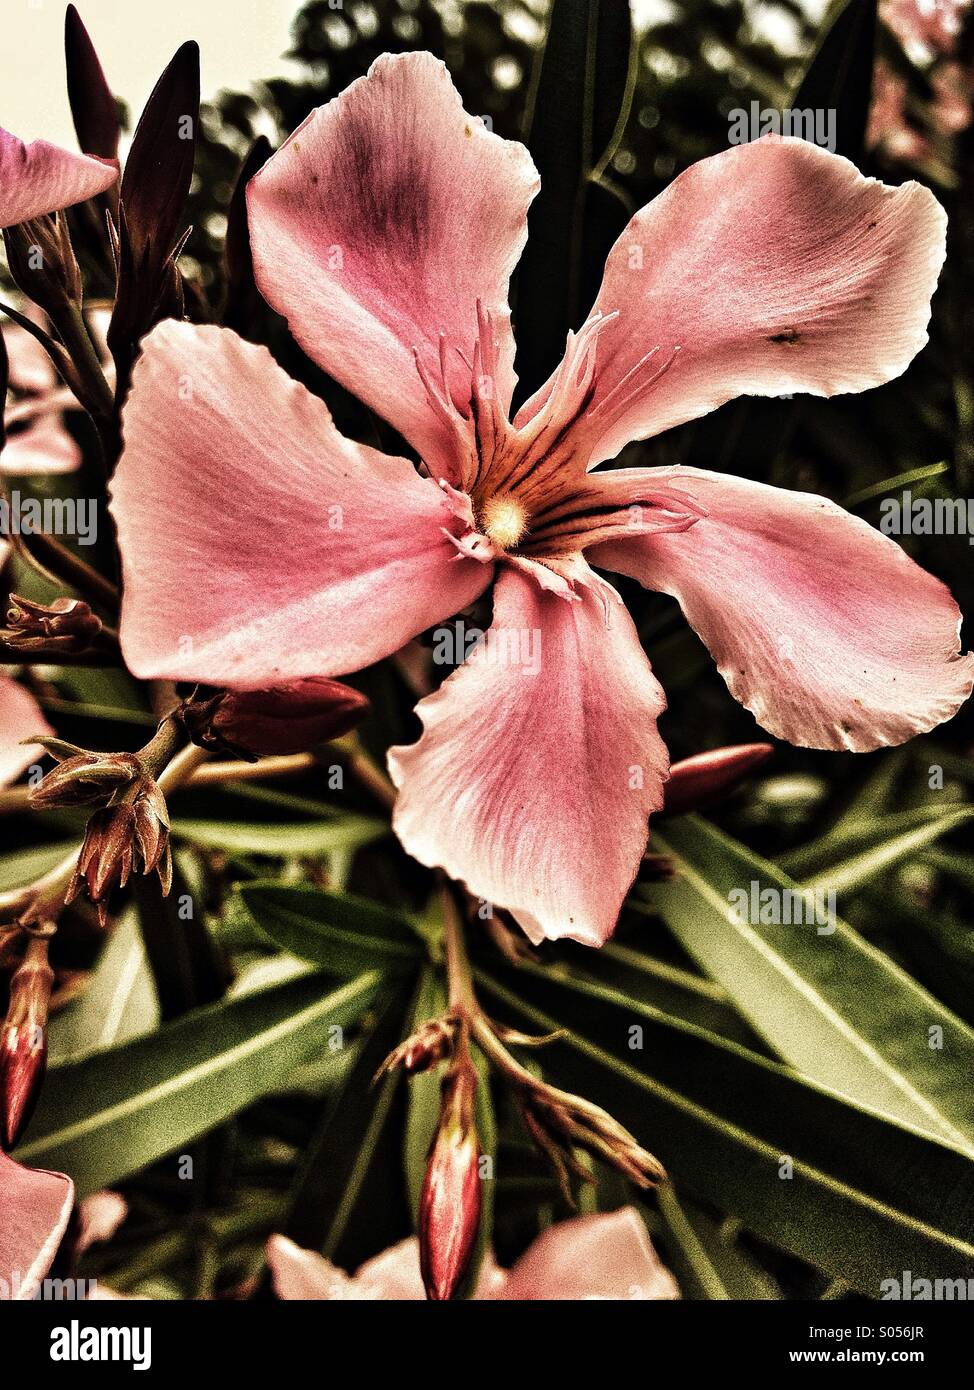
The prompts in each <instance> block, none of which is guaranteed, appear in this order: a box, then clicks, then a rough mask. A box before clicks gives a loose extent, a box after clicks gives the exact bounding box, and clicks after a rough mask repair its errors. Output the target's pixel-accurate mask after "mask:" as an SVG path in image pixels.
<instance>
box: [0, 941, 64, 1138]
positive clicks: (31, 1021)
mask: <svg viewBox="0 0 974 1390" xmlns="http://www.w3.org/2000/svg"><path fill="white" fill-rule="evenodd" d="M53 980H54V972H53V971H52V969H51V967H50V966H49V965H48V963H47V942H46V941H45V940H43V939H42V938H39V937H35V938H33V939H32V940H31V941H30V943H29V945H28V947H27V952H26V954H25V956H24V960H23V963H22V964H21V965H20V966H18V968H17V970H16V971H15V972H14V974H13V976H12V977H11V980H10V1004H9V1007H8V1009H7V1017H6V1019H5V1020H4V1025H3V1037H2V1040H0V1120H2V1124H0V1138H2V1140H3V1146H4V1148H6V1149H12V1148H13V1146H14V1145H15V1144H16V1143H17V1140H18V1139H19V1138H20V1136H21V1134H23V1132H24V1130H25V1129H26V1127H27V1122H28V1120H29V1119H30V1117H31V1114H32V1113H33V1110H34V1106H35V1104H36V1102H37V1097H38V1094H39V1092H40V1088H41V1081H42V1080H43V1078H44V1069H45V1067H46V1065H47V1009H48V1004H49V1002H50V998H51V984H52V982H53Z"/></svg>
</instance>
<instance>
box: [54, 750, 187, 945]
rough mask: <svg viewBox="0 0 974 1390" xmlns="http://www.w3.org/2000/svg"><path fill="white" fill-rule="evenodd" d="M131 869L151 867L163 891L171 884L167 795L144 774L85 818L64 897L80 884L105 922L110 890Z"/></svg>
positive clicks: (120, 885)
mask: <svg viewBox="0 0 974 1390" xmlns="http://www.w3.org/2000/svg"><path fill="white" fill-rule="evenodd" d="M133 869H135V870H136V871H137V872H141V873H143V874H151V873H152V872H153V870H155V872H156V873H158V875H159V882H160V884H161V885H162V892H163V895H164V896H165V895H166V894H167V893H168V892H169V889H170V888H171V887H172V852H171V850H170V845H169V812H168V809H167V807H166V799H165V797H164V796H163V794H162V792H161V791H160V790H159V788H158V787H157V786H156V784H155V782H153V781H152V779H151V778H150V777H145V776H143V777H142V779H141V780H140V782H139V783H138V784H137V786H135V787H134V788H131V789H130V790H129V791H128V792H126V793H125V796H124V799H123V800H121V801H118V802H116V803H115V804H114V805H112V806H106V807H104V808H103V809H102V810H100V811H96V812H95V814H94V815H93V816H92V817H91V819H90V820H89V822H88V826H87V829H86V830H85V838H84V843H83V844H82V846H81V853H80V854H79V855H78V862H77V865H76V866H75V870H74V877H73V878H72V880H71V884H70V886H69V888H68V891H67V893H66V895H65V901H66V902H69V903H70V902H73V901H74V899H75V898H76V897H77V896H78V894H79V893H80V892H81V889H82V886H84V887H85V888H86V889H87V892H88V897H89V898H90V899H91V901H92V902H93V903H95V904H97V907H98V917H99V920H100V921H101V922H102V924H103V925H104V923H105V921H106V919H107V916H108V907H107V901H108V898H109V897H110V895H111V893H112V892H113V891H114V889H116V888H124V887H125V885H126V883H128V881H129V877H130V875H131V873H132V870H133Z"/></svg>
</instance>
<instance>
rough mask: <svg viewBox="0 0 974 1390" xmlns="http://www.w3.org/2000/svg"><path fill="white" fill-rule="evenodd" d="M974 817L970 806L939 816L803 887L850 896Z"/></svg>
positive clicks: (824, 871) (834, 866)
mask: <svg viewBox="0 0 974 1390" xmlns="http://www.w3.org/2000/svg"><path fill="white" fill-rule="evenodd" d="M972 816H974V807H972V806H969V807H962V808H960V809H959V810H956V811H948V812H947V813H946V814H945V815H942V816H937V817H936V819H935V820H928V821H925V822H921V823H920V824H919V825H916V826H914V827H913V828H912V829H911V830H904V831H901V833H900V834H899V835H893V836H890V838H889V839H884V840H882V841H881V842H880V843H879V844H876V845H873V846H872V848H870V849H868V850H866V851H865V852H863V853H861V854H854V855H852V856H851V857H850V858H848V859H843V860H841V861H840V862H839V863H838V864H832V865H830V866H829V867H827V868H825V869H822V870H821V871H820V872H819V873H817V874H816V875H815V877H814V878H810V879H807V880H806V881H805V883H804V887H805V888H806V889H808V890H810V891H811V892H815V891H817V890H828V889H830V888H831V889H834V890H835V892H836V893H848V892H850V891H851V890H853V889H855V888H859V887H861V886H862V884H864V883H868V882H869V880H870V879H871V878H875V877H876V876H877V874H881V873H883V872H884V871H885V870H886V869H890V868H892V867H893V865H894V864H898V863H899V862H900V860H901V859H906V858H908V857H909V856H910V855H911V854H914V853H916V851H917V850H920V849H924V848H925V847H926V846H927V845H929V844H932V843H933V841H934V840H939V838H940V836H941V835H947V834H949V832H950V831H951V830H956V829H957V827H958V826H959V825H964V824H965V823H966V822H967V821H969V820H970V819H971V817H972Z"/></svg>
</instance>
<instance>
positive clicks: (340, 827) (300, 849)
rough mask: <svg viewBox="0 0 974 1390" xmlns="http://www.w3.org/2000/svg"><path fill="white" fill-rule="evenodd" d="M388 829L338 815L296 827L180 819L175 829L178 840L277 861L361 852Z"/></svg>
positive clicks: (362, 818) (381, 824) (367, 820)
mask: <svg viewBox="0 0 974 1390" xmlns="http://www.w3.org/2000/svg"><path fill="white" fill-rule="evenodd" d="M388 830H389V827H388V825H386V823H385V822H384V821H381V820H373V819H371V818H370V817H366V816H336V817H335V818H334V820H318V821H303V822H299V823H295V824H294V825H268V824H266V823H265V822H261V821H257V822H254V823H251V822H244V821H215V820H183V819H177V820H175V821H174V822H173V827H172V833H173V835H175V836H176V837H177V838H178V839H181V840H190V841H191V842H192V843H193V844H196V845H202V846H203V848H204V849H224V850H229V851H231V852H233V853H235V854H262V855H266V856H267V857H268V858H277V859H284V858H288V857H290V856H293V855H316V854H334V853H337V852H339V851H342V850H349V849H360V848H361V846H362V845H367V844H368V843H369V842H370V841H372V840H377V839H378V838H379V836H380V835H385V834H387V833H388Z"/></svg>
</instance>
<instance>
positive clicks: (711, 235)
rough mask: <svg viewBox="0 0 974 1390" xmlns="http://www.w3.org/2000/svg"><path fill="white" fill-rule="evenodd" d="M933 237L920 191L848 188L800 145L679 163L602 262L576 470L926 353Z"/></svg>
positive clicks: (536, 405)
mask: <svg viewBox="0 0 974 1390" xmlns="http://www.w3.org/2000/svg"><path fill="white" fill-rule="evenodd" d="M945 229H946V216H945V214H944V211H943V209H942V208H941V207H940V205H939V203H938V202H937V200H936V198H934V196H933V194H932V193H930V191H929V190H928V189H926V188H923V187H922V186H921V185H920V184H917V183H907V184H904V185H903V186H902V187H901V188H889V187H887V186H886V185H885V184H882V183H879V182H877V181H876V180H875V179H866V178H863V177H862V175H861V174H860V173H859V171H858V170H857V169H856V168H855V166H854V165H853V164H851V163H849V161H848V160H846V159H842V158H841V157H839V156H838V155H833V154H829V152H828V151H827V150H823V149H820V148H819V147H818V146H816V145H812V144H810V143H808V142H807V141H805V140H799V139H794V138H792V137H786V138H784V139H781V138H777V137H774V136H766V137H765V138H764V139H762V140H758V141H756V142H754V143H753V144H749V145H738V146H735V147H733V148H731V149H728V150H725V151H723V152H722V153H721V154H718V155H715V156H713V158H711V159H705V160H702V161H701V162H700V163H698V164H694V165H693V166H692V167H691V168H689V169H688V170H686V172H685V173H683V174H681V175H680V177H679V178H677V179H675V180H674V181H673V183H672V184H670V186H669V187H668V188H667V189H665V190H664V192H663V193H661V194H660V195H659V197H658V198H655V199H654V200H653V202H651V203H650V204H648V206H647V207H645V208H643V209H642V211H641V212H638V213H637V214H636V215H635V217H634V218H633V219H632V221H631V222H630V223H629V226H628V227H627V228H626V230H625V231H624V232H623V233H622V235H621V236H620V238H619V240H618V241H617V242H616V245H615V246H614V247H613V249H612V251H611V252H610V254H609V258H608V261H607V263H606V269H605V279H604V280H603V283H602V289H601V290H600V292H599V296H598V299H597V300H596V304H595V311H596V312H602V313H604V314H610V313H613V312H615V311H617V312H618V315H619V317H618V319H616V320H615V321H613V322H611V323H607V324H606V325H605V326H604V328H603V329H602V331H601V333H600V336H599V343H598V358H597V364H598V365H597V388H596V393H595V396H594V398H593V400H592V403H591V405H590V407H589V409H588V411H587V413H586V416H585V418H584V420H583V421H582V422H581V424H580V426H579V440H580V447H583V452H586V453H587V454H588V456H589V463H590V465H593V464H595V463H598V462H600V461H601V460H603V459H607V458H611V457H613V456H614V455H615V454H617V453H618V452H619V450H620V449H621V448H622V447H623V445H625V444H626V443H628V442H629V441H630V440H632V439H644V438H646V437H648V436H649V435H655V434H659V433H660V432H661V431H662V430H665V429H669V428H670V427H671V426H673V425H677V424H680V423H681V422H682V421H684V420H690V419H693V418H695V417H696V416H698V415H704V414H706V413H707V411H710V410H714V409H716V407H717V406H719V405H722V404H723V403H724V402H725V401H728V400H730V399H732V397H734V396H739V395H745V394H746V395H756V396H775V395H782V394H787V393H791V392H795V391H807V392H810V393H811V394H812V395H817V396H831V395H834V394H836V393H839V392H845V391H864V390H866V389H868V388H869V387H871V386H878V385H880V384H881V383H882V382H884V381H889V380H890V379H891V378H893V377H896V376H899V375H900V373H901V372H903V371H905V369H906V368H907V366H908V365H909V363H910V362H911V361H912V359H913V358H914V357H915V356H916V354H917V353H918V352H919V351H920V349H921V348H922V347H923V345H924V343H925V342H926V341H927V334H926V325H927V323H928V321H929V317H930V297H931V295H932V294H933V291H934V289H935V287H936V284H937V277H938V275H939V273H940V267H941V265H942V264H943V259H944V248H945ZM653 349H656V350H657V351H656V352H655V355H653V356H651V357H648V358H647V359H646V360H645V361H642V364H641V365H639V364H640V362H641V360H642V359H643V358H645V357H646V355H647V354H649V353H651V352H652V350H653ZM674 353H675V356H674ZM661 369H665V370H663V374H662V375H659V373H660V370H661ZM630 372H632V375H631V377H630V378H629V380H628V381H626V380H625V378H626V374H627V373H630ZM654 378H655V381H654ZM549 387H550V383H549ZM549 387H545V388H543V389H542V391H541V392H540V393H539V394H538V395H537V396H536V397H535V398H534V399H533V400H532V401H530V402H528V404H527V405H526V406H525V408H524V410H523V411H522V412H521V415H520V416H519V417H518V423H523V421H524V420H525V419H528V418H530V417H531V416H532V415H533V414H534V413H535V412H536V411H537V410H538V409H540V407H541V405H542V403H543V400H544V397H545V392H546V391H547V390H548V389H549ZM616 388H618V389H616ZM613 391H615V395H612V393H613Z"/></svg>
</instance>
